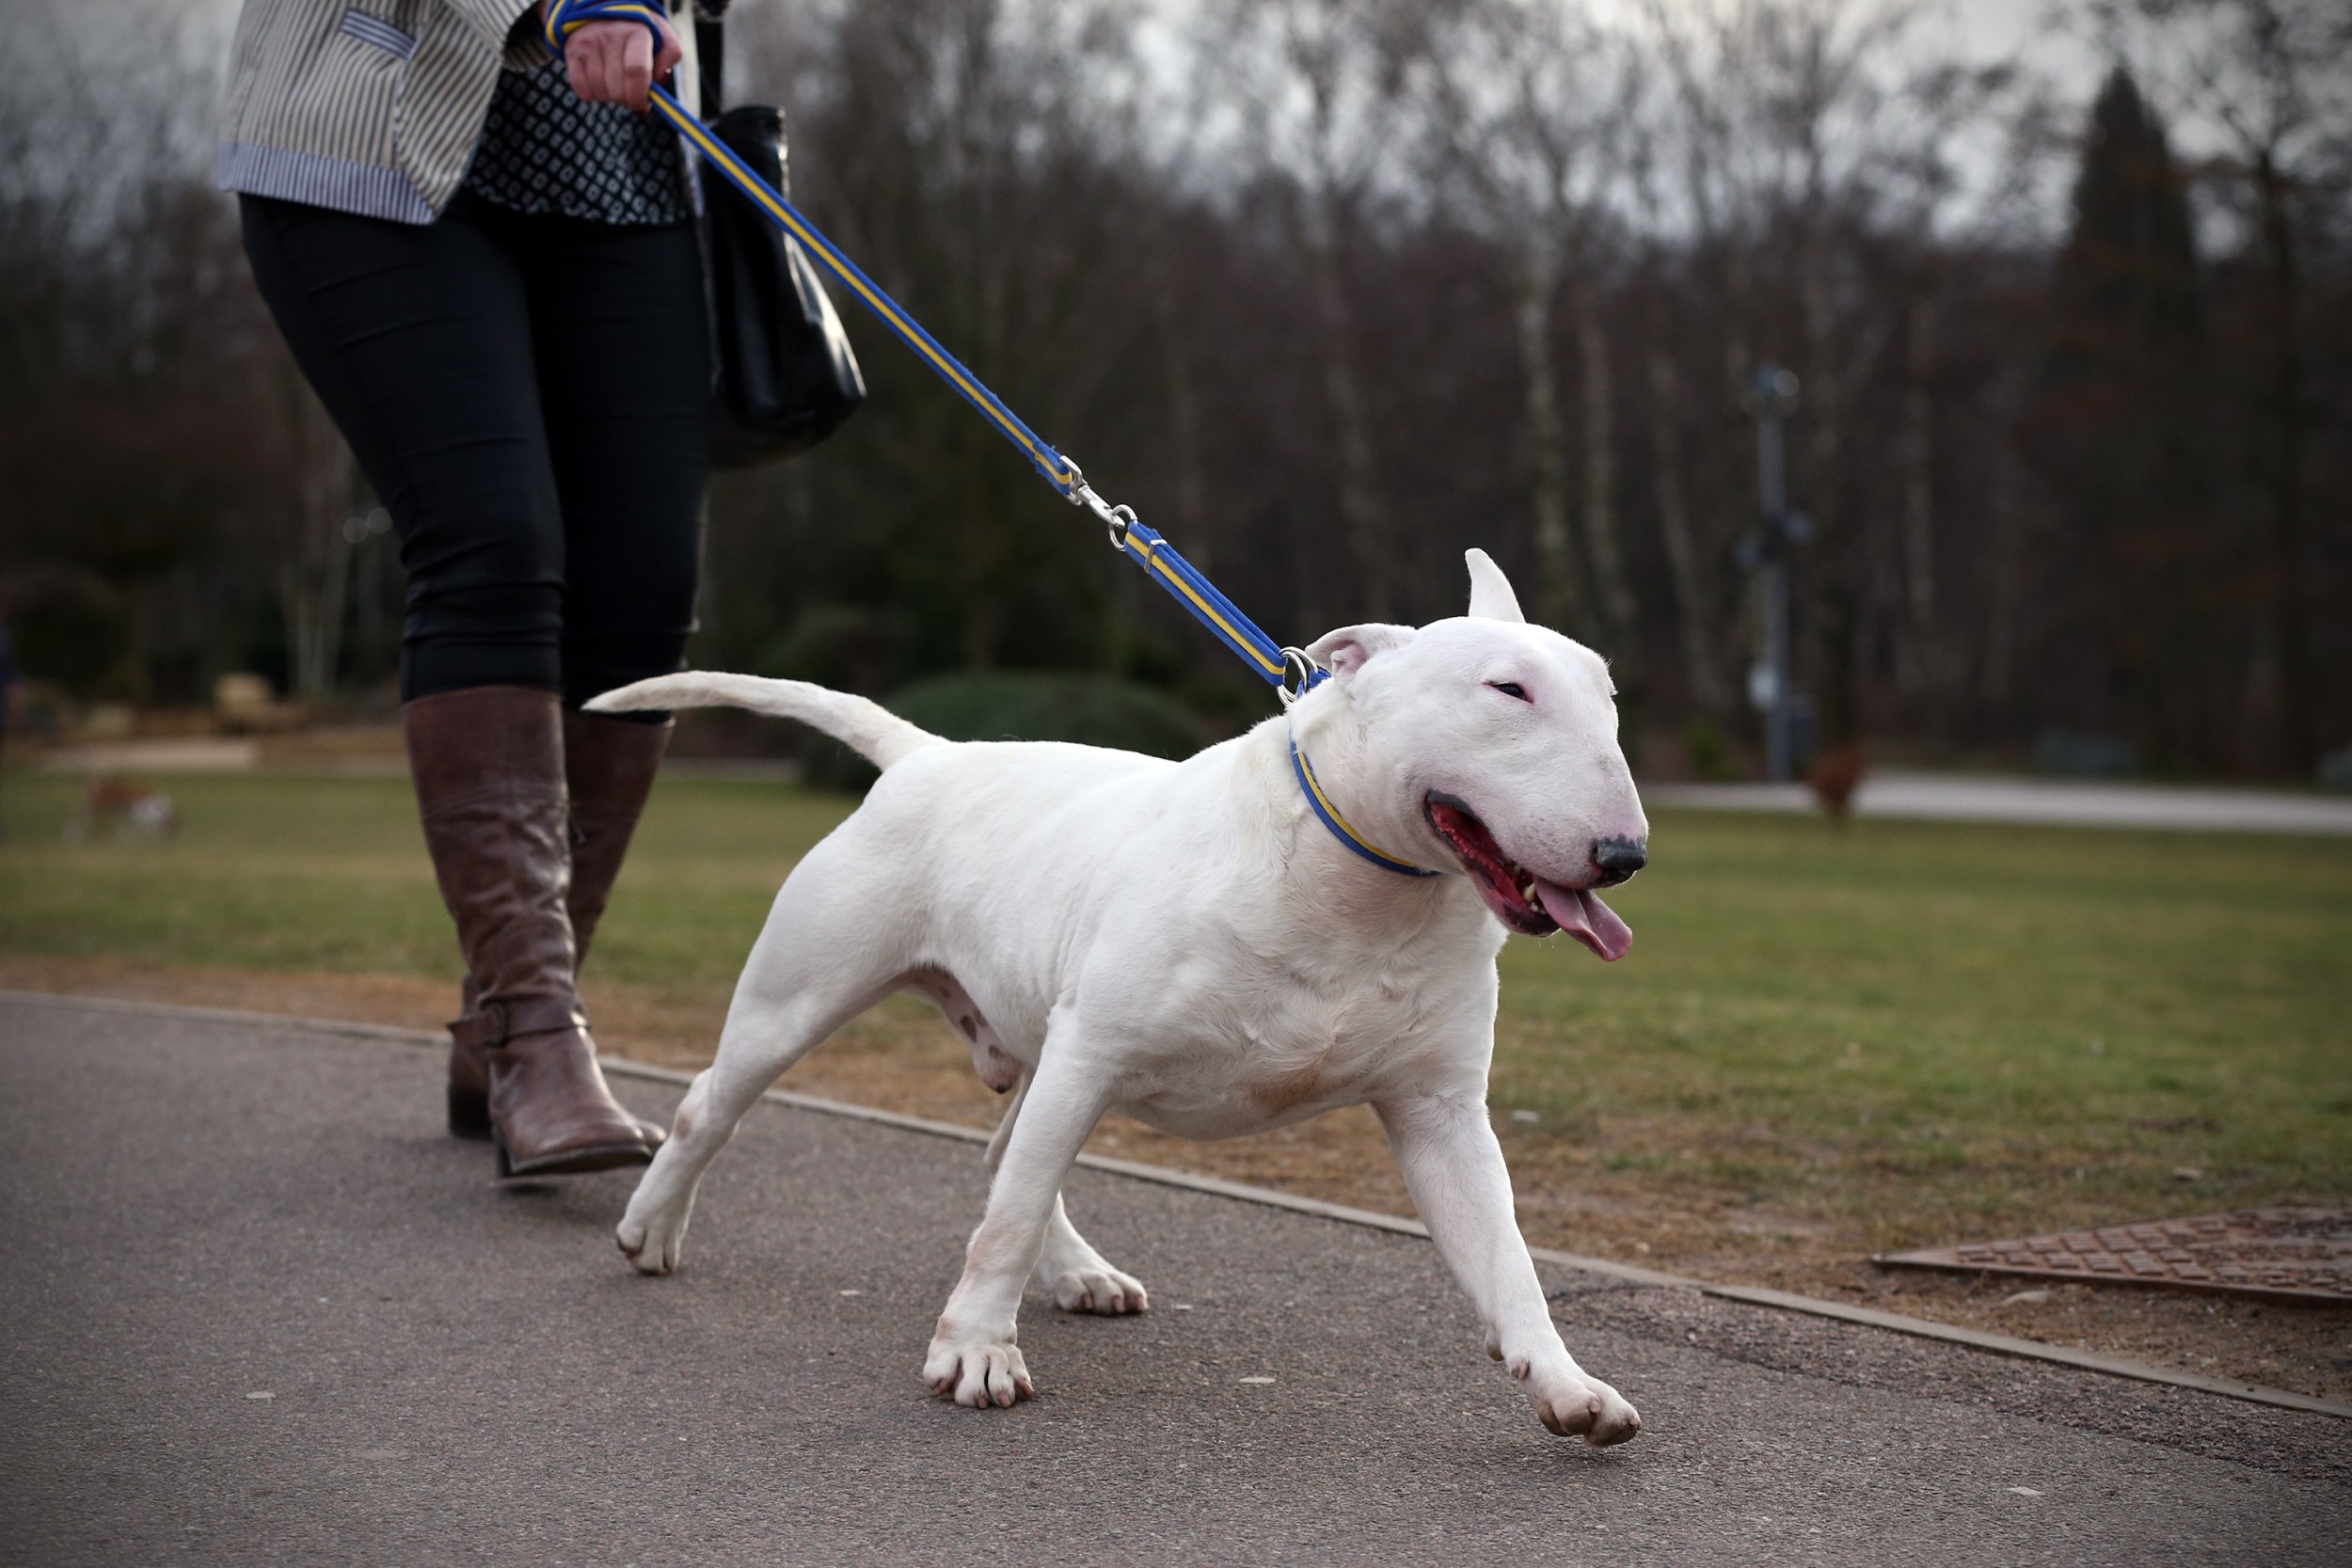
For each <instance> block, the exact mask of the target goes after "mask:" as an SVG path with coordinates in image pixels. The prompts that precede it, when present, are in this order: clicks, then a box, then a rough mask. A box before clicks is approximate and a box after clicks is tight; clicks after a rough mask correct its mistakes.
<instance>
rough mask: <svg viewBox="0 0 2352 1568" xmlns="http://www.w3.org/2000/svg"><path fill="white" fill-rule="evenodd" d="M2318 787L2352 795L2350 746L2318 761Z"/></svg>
mask: <svg viewBox="0 0 2352 1568" xmlns="http://www.w3.org/2000/svg"><path fill="white" fill-rule="evenodd" d="M2319 787H2320V788H2322V789H2332V790H2335V791H2336V792H2337V793H2339V794H2343V795H2352V746H2346V747H2344V748H2343V749H2341V750H2339V751H2333V752H2328V754H2327V755H2326V756H2324V757H2321V758H2320V759H2319Z"/></svg>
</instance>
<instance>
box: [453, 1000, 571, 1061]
mask: <svg viewBox="0 0 2352 1568" xmlns="http://www.w3.org/2000/svg"><path fill="white" fill-rule="evenodd" d="M587 1024H588V1015H587V1014H585V1013H583V1012H581V1011H580V1005H579V1004H578V1003H577V1002H574V1001H573V1000H571V999H570V998H568V997H562V996H548V997H532V998H529V999H527V1000H524V1001H521V1002H513V1003H507V1002H485V1003H483V1004H481V1005H480V1006H478V1007H476V1008H475V1009H474V1010H473V1011H472V1012H470V1013H468V1014H467V1015H466V1016H465V1017H463V1018H461V1019H459V1020H457V1021H456V1022H453V1023H452V1024H451V1025H450V1026H449V1035H450V1038H451V1039H453V1040H455V1041H456V1042H457V1043H458V1044H459V1045H461V1046H464V1047H466V1048H467V1049H469V1050H476V1049H495V1048H497V1047H499V1046H501V1045H504V1044H505V1043H506V1042H507V1041H508V1040H511V1039H513V1038H515V1037H516V1036H518V1035H538V1034H545V1033H547V1032H548V1031H549V1030H552V1029H583V1028H586V1027H587Z"/></svg>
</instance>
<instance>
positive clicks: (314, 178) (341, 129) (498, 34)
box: [216, 0, 724, 223]
mask: <svg viewBox="0 0 2352 1568" xmlns="http://www.w3.org/2000/svg"><path fill="white" fill-rule="evenodd" d="M672 8H673V9H675V8H677V0H673V4H672ZM699 8H700V9H701V10H702V11H703V12H704V13H705V14H707V15H715V14H716V13H717V12H719V11H720V10H722V9H723V8H724V0H718V3H716V4H713V3H711V0H700V6H699ZM534 23H535V18H534V17H533V16H532V0H245V8H244V9H243V10H242V11H241V12H239V13H238V16H237V35H236V42H235V44H234V46H233V47H232V49H231V51H230V65H229V101H228V106H227V113H226V116H225V117H224V120H223V124H222V132H221V140H220V162H219V167H218V170H217V174H216V179H217V182H218V184H219V185H220V188H221V189H223V190H227V191H245V192H249V193H250V194H252V195H255V196H271V197H278V198H282V199H284V200H288V201H300V202H306V203H308V204H310V205H311V206H314V207H332V208H335V209H337V210H338V211H341V212H345V213H358V214H363V215H365V216H368V217H379V218H391V219H394V220H396V221H398V222H401V223H431V222H432V221H433V220H434V218H435V217H436V216H437V215H438V214H439V213H440V211H441V209H442V208H443V207H445V206H447V205H448V204H449V198H451V197H452V196H453V195H455V194H456V192H457V186H458V182H460V181H462V180H464V179H465V177H466V166H467V164H468V163H469V162H470V161H471V159H472V157H473V149H474V143H475V142H476V141H478V140H480V139H481V136H482V122H483V119H484V118H485V116H487V115H488V113H489V109H490V91H491V89H492V88H493V87H496V86H497V85H498V73H499V71H500V70H501V67H503V68H504V69H506V70H509V71H530V70H534V69H536V68H537V67H539V66H541V65H543V64H545V63H546V61H547V57H548V51H547V44H546V43H545V42H544V41H542V39H541V37H540V34H539V32H538V29H537V27H536V26H535V24H534ZM678 35H679V41H680V42H682V43H683V44H684V45H685V46H686V60H685V63H684V64H683V65H681V66H680V67H679V68H678V72H677V77H676V89H675V90H676V92H677V95H678V98H679V100H680V101H681V102H682V103H685V104H686V106H687V107H688V108H690V109H691V108H693V107H694V106H695V100H694V91H695V81H696V75H695V71H694V30H693V29H692V28H691V27H683V26H682V27H680V28H679V29H678ZM690 189H691V182H690Z"/></svg>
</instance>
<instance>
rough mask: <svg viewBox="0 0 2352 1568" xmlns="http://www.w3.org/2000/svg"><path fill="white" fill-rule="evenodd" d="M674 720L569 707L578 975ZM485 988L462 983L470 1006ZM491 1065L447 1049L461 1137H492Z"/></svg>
mask: <svg viewBox="0 0 2352 1568" xmlns="http://www.w3.org/2000/svg"><path fill="white" fill-rule="evenodd" d="M676 728H677V726H676V724H675V723H674V722H671V721H666V720H665V721H662V722H661V723H659V724H632V723H628V722H626V721H621V720H618V719H600V718H597V717H596V715H594V714H587V713H580V712H577V711H575V710H573V709H570V708H566V709H564V780H565V784H566V785H567V788H568V790H569V793H570V796H571V831H570V833H569V838H570V842H571V849H572V880H571V889H570V892H569V894H568V895H566V897H565V899H564V907H565V909H566V911H568V912H569V914H570V915H571V920H572V974H573V976H574V978H575V980H577V978H578V976H579V974H580V965H581V964H583V963H585V962H586V961H587V959H588V942H589V939H590V938H592V937H594V936H595V935H596V923H597V922H598V921H599V920H601V919H602V918H603V917H604V908H605V904H606V902H607V900H609V899H610V898H611V897H612V883H613V880H614V879H615V878H617V877H619V876H620V874H621V859H622V857H623V856H624V855H626V854H627V853H628V841H629V836H630V835H631V834H632V833H633V832H636V830H637V818H638V817H639V816H642V815H643V814H644V809H645V797H646V796H647V795H649V794H651V793H652V791H653V781H654V775H655V774H656V773H658V772H659V771H660V768H661V756H662V753H663V752H667V751H668V750H669V749H670V736H671V733H672V732H673V731H674V730H675V729H676ZM479 989H480V988H479V986H478V985H477V983H476V982H475V980H474V977H473V976H472V975H471V974H469V975H467V976H466V978H465V983H464V985H463V986H462V987H461V988H460V991H459V995H460V999H461V1000H462V1002H463V1003H464V1010H465V1011H466V1012H467V1013H469V1014H470V1013H471V1012H472V1011H473V1010H474V998H475V993H476V992H477V991H478V990H479ZM489 1090H490V1065H489V1063H488V1061H487V1060H485V1057H484V1055H483V1052H482V1049H481V1048H480V1047H479V1046H469V1045H466V1044H464V1043H462V1042H453V1044H452V1045H451V1048H450V1054H449V1130H450V1131H451V1132H454V1133H455V1134H457V1135H458V1136H459V1137H461V1138H486V1137H488V1136H489V1135H490V1105H489ZM637 1126H638V1130H639V1132H641V1133H642V1134H643V1135H644V1138H645V1141H646V1142H647V1144H648V1145H649V1146H651V1147H653V1148H660V1146H661V1141H662V1139H663V1138H664V1137H665V1136H666V1135H667V1134H665V1133H664V1132H662V1130H661V1129H660V1127H659V1126H658V1125H656V1124H655V1123H652V1122H649V1121H641V1122H639V1123H638V1124H637Z"/></svg>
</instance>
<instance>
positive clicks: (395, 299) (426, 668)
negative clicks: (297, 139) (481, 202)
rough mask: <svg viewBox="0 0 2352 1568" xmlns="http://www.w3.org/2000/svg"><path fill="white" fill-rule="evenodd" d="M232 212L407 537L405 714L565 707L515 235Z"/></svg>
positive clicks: (555, 563)
mask: <svg viewBox="0 0 2352 1568" xmlns="http://www.w3.org/2000/svg"><path fill="white" fill-rule="evenodd" d="M238 204H239V207H240V210H241V212H242V214H243V217H244V222H245V241H246V256H247V257H248V258H249V259H250V260H251V261H252V264H253V276H254V280H255V281H256V282H257V283H258V284H260V286H261V290H262V298H263V299H264V300H266V301H267V302H268V304H269V308H270V313H271V314H272V315H273V316H274V317H276V318H277V321H278V329H279V330H280V331H281V332H282V333H284V335H285V338H286V342H287V345H288V346H289V347H290V348H292V349H293V350H294V358H295V360H296V361H297V362H299V363H300V365H301V366H302V371H303V374H304V375H305V376H307V377H308V378H309V379H310V385H311V387H312V388H315V389H316V390H317V392H318V394H319V398H320V401H321V402H323V403H325V404H326V407H327V411H328V412H329V413H331V414H332V415H334V417H335V422H336V424H337V425H338V426H339V427H340V428H341V429H342V433H343V436H344V438H345V439H346V440H347V441H349V442H350V444H351V450H352V451H353V453H354V455H356V456H357V457H358V459H359V467H361V468H362V469H363V470H364V471H365V472H366V474H367V476H368V480H369V483H372V484H373V485H374V486H375V491H376V494H377V495H378V496H380V497H381V498H382V499H383V501H384V505H385V507H386V509H387V510H389V512H390V513H391V515H392V521H393V524H394V526H395V527H396V528H397V529H398V531H399V534H400V560H401V566H402V569H403V570H404V572H405V575H406V578H407V610H406V614H405V620H404V623H403V626H402V634H401V696H402V698H403V700H413V699H415V698H419V697H429V696H434V695H436V694H438V693H440V692H445V691H460V690H464V689H468V688H470V687H478V686H522V687H530V688H532V689H537V690H541V691H556V690H560V689H562V686H563V655H562V637H563V629H564V522H563V509H562V506H561V503H560V499H559V496H558V490H557V485H556V479H555V467H554V463H553V460H552V457H551V455H550V453H549V451H548V437H547V416H546V413H545V410H544V409H543V407H542V406H541V403H540V395H539V378H538V365H537V361H536V359H535V357H534V355H533V345H532V339H533V330H532V316H531V309H530V302H529V294H528V277H527V274H526V272H525V270H524V261H525V259H524V258H523V257H521V256H518V255H517V254H516V249H515V245H514V237H513V232H512V231H513V230H514V229H515V228H516V225H517V222H518V220H516V219H515V218H513V217H512V216H511V215H510V214H499V213H497V212H495V211H491V210H484V209H480V208H478V207H475V206H471V205H469V204H465V203H459V204H457V205H454V206H453V207H452V209H451V211H450V213H449V214H447V215H446V216H445V217H443V218H442V220H441V221H440V222H438V223H433V224H423V225H418V224H405V223H391V222H387V221H385V220H382V219H378V218H366V217H358V216H354V215H352V214H347V213H336V212H329V211H327V210H326V209H325V208H319V207H309V206H304V205H302V204H300V203H297V202H290V201H272V200H268V199H265V198H258V197H250V196H247V197H242V198H239V203H238Z"/></svg>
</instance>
